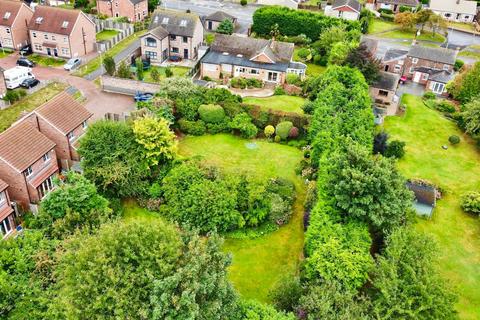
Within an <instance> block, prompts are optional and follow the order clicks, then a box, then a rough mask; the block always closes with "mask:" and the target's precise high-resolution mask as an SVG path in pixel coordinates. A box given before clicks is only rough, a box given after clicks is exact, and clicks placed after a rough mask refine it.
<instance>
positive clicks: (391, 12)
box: [378, 8, 393, 14]
mask: <svg viewBox="0 0 480 320" xmlns="http://www.w3.org/2000/svg"><path fill="white" fill-rule="evenodd" d="M378 12H380V13H386V14H393V11H392V10H391V9H383V8H380V9H378Z"/></svg>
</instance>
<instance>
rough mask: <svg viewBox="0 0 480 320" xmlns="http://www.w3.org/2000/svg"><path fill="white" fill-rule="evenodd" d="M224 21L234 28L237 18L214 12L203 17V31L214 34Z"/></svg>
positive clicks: (221, 12)
mask: <svg viewBox="0 0 480 320" xmlns="http://www.w3.org/2000/svg"><path fill="white" fill-rule="evenodd" d="M225 20H228V21H230V22H231V23H232V24H233V25H234V26H235V24H236V23H237V18H235V17H234V16H232V15H230V14H228V13H226V12H223V11H215V12H214V13H212V14H210V15H208V16H206V17H205V19H204V26H205V29H206V30H207V31H212V32H214V31H215V30H217V28H218V26H219V25H220V23H222V22H223V21H225Z"/></svg>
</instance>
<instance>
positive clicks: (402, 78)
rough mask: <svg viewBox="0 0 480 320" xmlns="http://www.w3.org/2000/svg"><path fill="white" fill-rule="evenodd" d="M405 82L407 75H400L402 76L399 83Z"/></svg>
mask: <svg viewBox="0 0 480 320" xmlns="http://www.w3.org/2000/svg"><path fill="white" fill-rule="evenodd" d="M406 82H407V76H402V77H401V78H400V83H401V84H404V83H406Z"/></svg>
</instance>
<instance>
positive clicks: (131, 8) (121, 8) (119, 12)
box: [97, 0, 148, 22]
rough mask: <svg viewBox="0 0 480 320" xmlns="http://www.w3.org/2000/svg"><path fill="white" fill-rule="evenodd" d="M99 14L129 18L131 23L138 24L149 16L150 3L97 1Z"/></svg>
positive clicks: (145, 1) (139, 1)
mask: <svg viewBox="0 0 480 320" xmlns="http://www.w3.org/2000/svg"><path fill="white" fill-rule="evenodd" d="M97 13H98V14H104V15H106V16H108V17H116V18H118V17H127V18H128V21H130V22H138V21H142V20H143V19H145V18H146V17H147V16H148V1H147V0H97Z"/></svg>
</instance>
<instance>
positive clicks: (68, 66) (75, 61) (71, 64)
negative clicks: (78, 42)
mask: <svg viewBox="0 0 480 320" xmlns="http://www.w3.org/2000/svg"><path fill="white" fill-rule="evenodd" d="M81 63H82V61H81V60H80V58H72V59H70V60H68V61H67V63H65V65H64V66H63V69H65V70H67V71H70V70H73V69H75V68H76V67H78V66H79V65H80V64H81Z"/></svg>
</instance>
